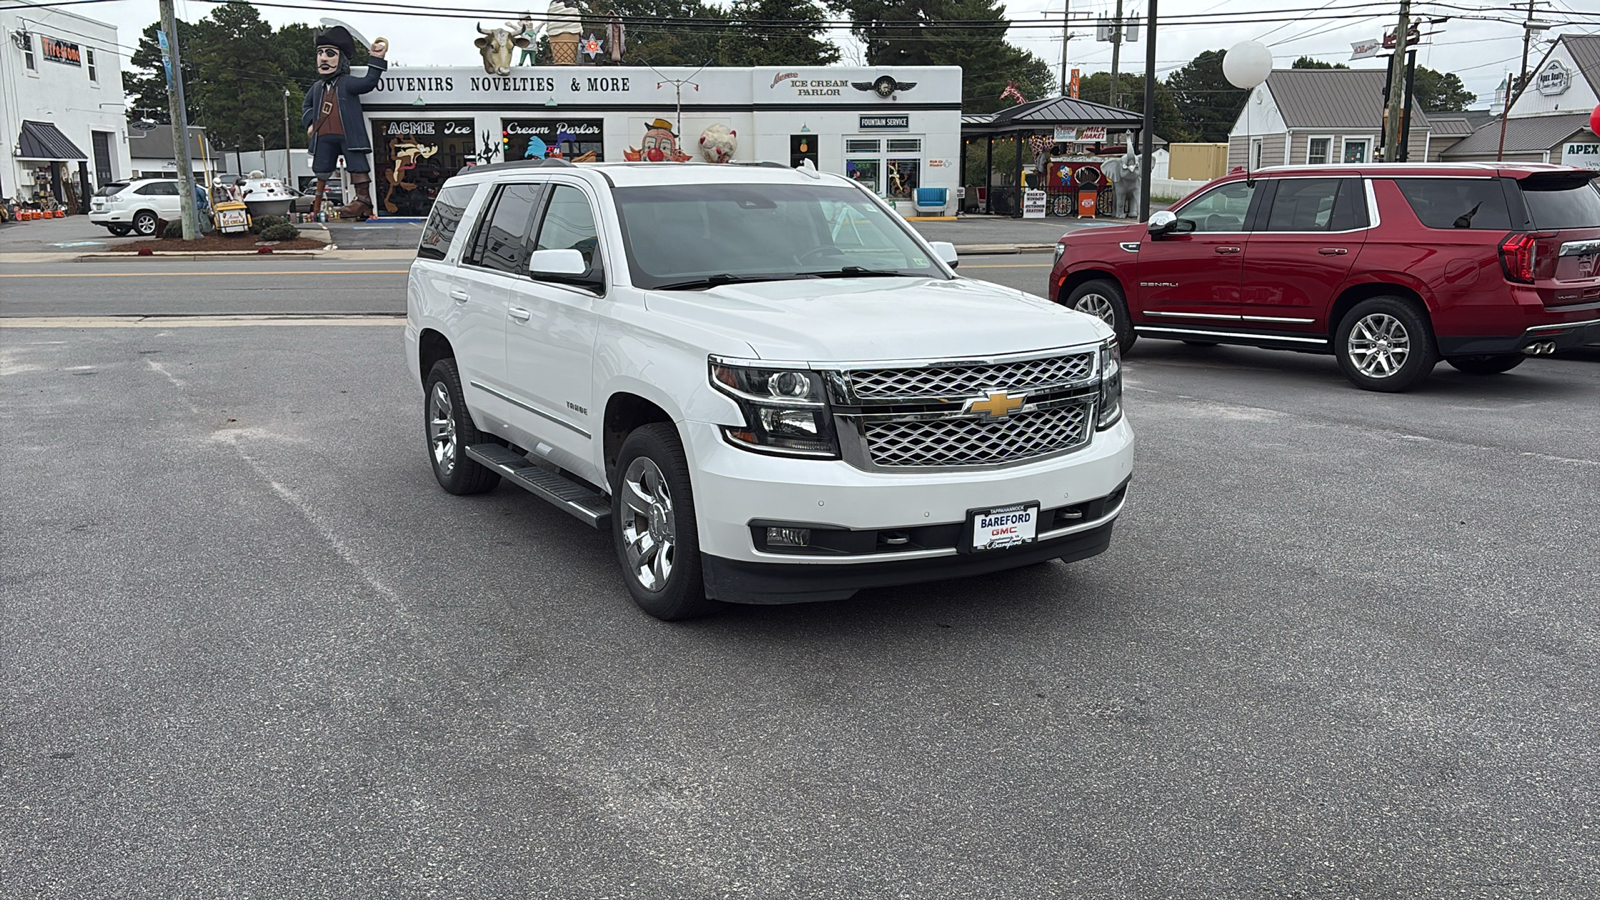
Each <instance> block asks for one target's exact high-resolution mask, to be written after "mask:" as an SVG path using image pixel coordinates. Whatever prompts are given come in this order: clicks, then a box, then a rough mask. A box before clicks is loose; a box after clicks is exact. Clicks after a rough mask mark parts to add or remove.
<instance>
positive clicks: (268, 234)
mask: <svg viewBox="0 0 1600 900" xmlns="http://www.w3.org/2000/svg"><path fill="white" fill-rule="evenodd" d="M299 236H300V229H298V228H296V227H294V226H293V225H290V224H289V223H288V222H279V223H277V224H276V225H268V226H267V227H266V228H263V229H261V239H262V240H267V241H292V240H294V239H295V238H297V237H299Z"/></svg>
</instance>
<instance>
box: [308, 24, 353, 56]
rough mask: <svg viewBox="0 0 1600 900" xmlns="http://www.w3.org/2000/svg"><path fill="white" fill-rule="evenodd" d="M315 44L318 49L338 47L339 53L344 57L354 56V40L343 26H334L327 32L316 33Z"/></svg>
mask: <svg viewBox="0 0 1600 900" xmlns="http://www.w3.org/2000/svg"><path fill="white" fill-rule="evenodd" d="M316 44H317V46H318V47H338V48H339V52H340V53H343V54H344V55H345V56H355V55H356V42H355V38H352V37H351V36H350V32H349V31H347V30H346V29H345V27H344V26H343V25H335V26H333V27H332V28H329V29H328V30H327V31H319V32H317V36H316Z"/></svg>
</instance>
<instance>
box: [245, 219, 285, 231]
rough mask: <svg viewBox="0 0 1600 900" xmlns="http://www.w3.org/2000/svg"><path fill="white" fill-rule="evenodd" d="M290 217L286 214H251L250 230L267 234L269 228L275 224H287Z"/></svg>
mask: <svg viewBox="0 0 1600 900" xmlns="http://www.w3.org/2000/svg"><path fill="white" fill-rule="evenodd" d="M288 221H289V220H288V218H286V217H284V216H251V217H250V230H251V231H252V232H254V233H255V234H265V233H266V231H267V229H268V228H271V227H272V226H274V225H285V224H287V223H288Z"/></svg>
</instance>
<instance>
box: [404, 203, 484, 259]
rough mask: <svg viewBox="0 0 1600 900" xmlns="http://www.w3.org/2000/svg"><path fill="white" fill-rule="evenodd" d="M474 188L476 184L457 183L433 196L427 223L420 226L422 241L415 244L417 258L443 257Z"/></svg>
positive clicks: (458, 226) (459, 224) (459, 225)
mask: <svg viewBox="0 0 1600 900" xmlns="http://www.w3.org/2000/svg"><path fill="white" fill-rule="evenodd" d="M476 190H477V185H472V184H458V185H454V186H452V187H447V188H445V189H444V190H442V191H440V192H439V196H438V197H435V198H434V201H433V212H431V213H429V214H428V224H426V225H424V226H423V227H422V243H421V244H419V245H418V246H417V257H418V258H419V259H444V255H445V253H447V252H449V250H450V241H451V240H452V239H454V238H455V236H456V229H458V228H460V227H461V216H462V215H463V214H465V213H466V211H467V202H468V201H470V200H471V199H472V194H473V192H474V191H476Z"/></svg>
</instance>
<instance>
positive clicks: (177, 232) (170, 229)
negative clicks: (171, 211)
mask: <svg viewBox="0 0 1600 900" xmlns="http://www.w3.org/2000/svg"><path fill="white" fill-rule="evenodd" d="M156 233H157V234H160V235H161V236H162V237H164V238H172V239H174V240H178V239H181V238H182V237H183V223H182V222H168V221H166V220H165V219H162V220H159V221H157V222H156Z"/></svg>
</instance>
